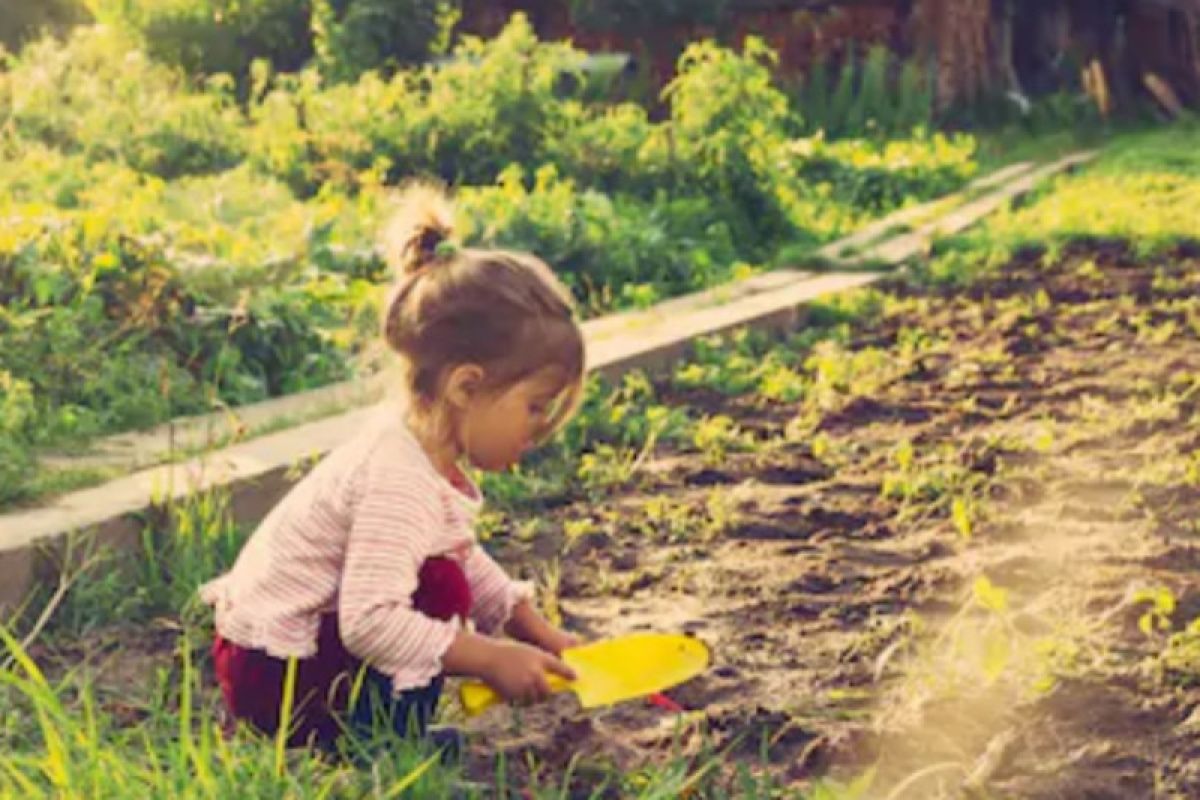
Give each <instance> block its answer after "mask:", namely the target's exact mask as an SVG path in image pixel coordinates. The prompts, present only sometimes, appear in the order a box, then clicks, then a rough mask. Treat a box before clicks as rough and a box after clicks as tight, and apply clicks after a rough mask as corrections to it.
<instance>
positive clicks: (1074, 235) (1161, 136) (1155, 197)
mask: <svg viewBox="0 0 1200 800" xmlns="http://www.w3.org/2000/svg"><path fill="white" fill-rule="evenodd" d="M1197 145H1200V126H1198V125H1197V124H1196V123H1195V122H1193V121H1185V122H1181V123H1178V124H1176V125H1173V126H1169V127H1163V128H1159V129H1156V130H1153V131H1138V132H1132V133H1124V134H1121V135H1119V136H1117V137H1115V138H1113V139H1112V140H1111V141H1109V142H1107V143H1106V144H1105V145H1104V147H1103V150H1102V152H1101V155H1100V156H1099V158H1098V159H1097V160H1096V161H1094V162H1092V163H1091V164H1089V165H1087V166H1085V167H1083V168H1081V169H1080V170H1079V171H1078V172H1075V173H1072V174H1067V175H1063V176H1059V177H1057V178H1055V179H1052V180H1050V181H1048V182H1047V183H1046V185H1044V186H1042V187H1040V188H1039V189H1038V190H1037V191H1035V192H1034V193H1033V194H1031V195H1030V196H1029V197H1027V198H1026V199H1025V200H1024V201H1023V202H1021V203H1019V204H1016V205H1014V206H1013V207H1010V208H1007V209H1004V210H1002V211H999V212H997V213H996V214H994V215H993V216H991V217H990V218H988V220H987V221H986V222H985V223H984V224H983V225H981V226H979V227H977V228H975V229H973V230H971V231H968V232H967V233H964V234H961V235H958V236H954V237H948V238H946V239H943V240H941V241H938V242H936V243H935V248H934V257H933V258H931V259H929V261H928V262H925V263H921V264H917V265H915V266H914V269H913V274H914V275H915V276H916V277H917V278H918V279H919V280H926V281H931V282H934V283H947V284H959V285H963V284H966V283H969V282H970V280H971V279H972V278H973V277H974V276H975V275H977V274H979V273H981V272H986V271H989V270H994V269H998V268H1000V267H1002V266H1003V265H1004V264H1005V263H1007V262H1008V261H1009V260H1010V259H1011V258H1012V257H1013V256H1014V254H1016V253H1017V252H1019V251H1022V250H1032V251H1034V252H1036V253H1042V254H1044V257H1045V258H1046V259H1047V261H1054V260H1055V259H1056V258H1057V255H1058V254H1059V253H1060V252H1061V251H1062V249H1063V248H1064V247H1066V246H1068V245H1070V244H1071V243H1073V242H1080V241H1096V240H1105V241H1114V242H1120V243H1122V244H1124V245H1127V246H1128V247H1129V249H1130V250H1132V251H1133V253H1134V254H1135V255H1137V256H1140V257H1152V256H1154V255H1156V254H1161V253H1164V252H1167V251H1169V250H1171V249H1172V248H1175V247H1178V246H1180V245H1181V244H1193V243H1195V242H1197V241H1200V224H1198V222H1197V220H1200V147H1197Z"/></svg>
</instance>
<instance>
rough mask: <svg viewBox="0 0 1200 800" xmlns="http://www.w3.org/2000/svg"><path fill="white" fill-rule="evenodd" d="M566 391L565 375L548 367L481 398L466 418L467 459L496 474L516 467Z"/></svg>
mask: <svg viewBox="0 0 1200 800" xmlns="http://www.w3.org/2000/svg"><path fill="white" fill-rule="evenodd" d="M562 388H563V377H562V372H561V371H560V370H558V369H556V368H554V367H547V368H545V369H542V370H540V371H539V372H536V373H534V374H533V375H531V376H530V377H528V378H526V379H525V380H523V381H520V382H519V383H517V384H515V385H513V386H511V387H509V388H508V389H505V390H502V391H500V392H498V393H485V394H482V395H480V396H479V397H478V398H477V399H476V400H474V401H473V402H472V403H471V404H470V405H469V406H468V408H467V410H466V413H465V414H464V415H463V417H462V423H461V428H460V438H459V441H460V443H461V445H462V447H463V450H464V452H463V455H465V456H466V457H467V459H468V460H469V461H470V462H471V463H472V464H473V465H474V466H476V467H478V468H480V469H484V470H488V471H493V472H495V471H500V470H504V469H507V468H509V467H511V466H512V465H513V464H516V463H517V462H518V461H519V460H520V459H521V456H523V455H524V454H525V453H526V452H527V451H528V450H529V449H530V448H531V447H532V446H533V445H534V443H535V442H534V438H535V437H536V436H537V435H538V433H539V432H540V431H541V430H542V426H543V425H544V423H545V419H546V414H547V411H548V409H549V406H550V404H551V403H552V402H553V400H554V398H555V397H556V396H557V395H558V393H559V392H560V391H562Z"/></svg>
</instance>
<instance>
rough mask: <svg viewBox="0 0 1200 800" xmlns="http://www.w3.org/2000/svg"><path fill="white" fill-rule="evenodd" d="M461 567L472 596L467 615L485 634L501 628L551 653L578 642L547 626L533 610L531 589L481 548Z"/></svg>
mask: <svg viewBox="0 0 1200 800" xmlns="http://www.w3.org/2000/svg"><path fill="white" fill-rule="evenodd" d="M465 568H466V573H467V580H468V581H469V582H470V584H471V592H472V594H473V595H474V596H475V597H474V606H475V607H474V609H473V610H472V613H471V616H472V617H473V618H474V620H475V624H476V625H477V626H478V627H479V628H480V629H481V630H483V631H484V632H485V633H499V632H500V631H504V632H505V633H507V634H508V635H510V636H512V637H513V638H515V639H520V640H521V641H523V642H528V643H529V644H531V645H533V646H534V647H539V648H541V649H542V650H545V651H546V652H548V653H554V654H555V655H558V654H560V653H561V652H562V651H563V649H565V648H567V647H572V646H574V645H576V644H578V641H577V640H576V639H575V637H574V636H571V635H570V634H568V633H565V632H564V631H562V630H559V629H558V628H556V627H555V626H553V625H551V624H550V623H549V622H548V621H546V619H545V618H544V617H542V615H541V614H539V613H538V612H537V610H536V609H535V608H534V605H533V602H532V591H531V590H530V589H528V588H526V587H523V585H522V584H518V583H515V582H514V581H513V580H512V579H511V578H509V577H508V575H507V574H506V573H505V572H504V570H503V569H502V568H501V567H500V565H499V564H497V563H496V562H495V561H494V560H493V559H492V557H491V556H489V555H488V554H487V553H486V552H484V550H483V548H482V547H478V546H477V547H475V548H474V549H473V550H472V552H471V555H470V556H468V558H467V562H466V565H465Z"/></svg>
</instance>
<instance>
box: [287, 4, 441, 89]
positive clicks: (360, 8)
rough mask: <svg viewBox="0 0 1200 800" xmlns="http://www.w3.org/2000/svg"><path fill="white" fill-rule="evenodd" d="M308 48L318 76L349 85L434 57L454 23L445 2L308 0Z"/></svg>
mask: <svg viewBox="0 0 1200 800" xmlns="http://www.w3.org/2000/svg"><path fill="white" fill-rule="evenodd" d="M311 2H312V30H313V37H314V41H313V47H314V50H315V51H316V55H317V63H318V65H319V67H320V69H321V73H322V74H323V75H326V76H328V77H329V78H331V79H333V80H354V79H355V78H358V77H359V76H360V75H362V74H363V73H364V72H367V71H368V70H376V69H385V68H386V69H395V68H397V67H399V66H401V65H403V64H414V63H418V62H420V61H423V60H424V59H426V58H428V57H429V56H431V55H433V54H434V53H435V48H436V47H437V46H438V44H439V43H440V42H442V41H443V40H444V38H445V35H444V31H446V29H447V28H448V27H450V26H453V24H454V23H455V22H456V21H457V6H458V4H457V3H451V2H447V1H446V0H400V1H399V2H398V0H311Z"/></svg>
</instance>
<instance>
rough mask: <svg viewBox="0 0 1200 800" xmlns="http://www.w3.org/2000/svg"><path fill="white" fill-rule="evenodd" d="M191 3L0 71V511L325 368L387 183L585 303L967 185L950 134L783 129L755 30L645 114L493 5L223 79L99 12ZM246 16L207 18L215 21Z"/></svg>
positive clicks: (193, 12)
mask: <svg viewBox="0 0 1200 800" xmlns="http://www.w3.org/2000/svg"><path fill="white" fill-rule="evenodd" d="M212 7H213V6H211V4H206V3H202V2H200V1H199V0H195V2H190V1H187V0H173V1H172V2H170V3H167V4H160V5H154V4H149V3H142V2H130V3H124V4H122V3H116V2H113V3H97V4H96V13H97V14H99V15H100V16H101V17H102V18H103V19H105V20H106V21H109V22H111V23H113V24H109V25H107V26H94V27H90V28H80V29H78V30H76V31H75V33H74V34H73V35H72V36H71V37H70V38H69V39H68V40H67V41H64V42H57V41H54V40H43V41H40V42H36V43H34V44H32V45H30V46H28V47H26V48H25V49H24V50H23V51H22V52H21V53H20V54H19V55H17V56H15V57H13V58H12V59H11V61H10V63H9V65H8V69H7V70H5V71H3V72H0V152H2V153H3V158H2V159H0V215H2V216H3V217H4V219H5V220H6V225H5V227H4V229H3V231H2V232H0V293H2V294H3V295H4V297H3V299H4V301H5V304H4V310H3V312H2V313H0V371H3V373H4V374H6V375H7V378H6V379H5V380H6V384H5V386H6V388H5V389H4V400H3V402H4V403H5V404H6V407H7V408H9V409H20V413H17V412H16V411H11V413H7V414H6V417H5V419H6V421H5V422H4V427H3V429H2V430H0V447H2V448H3V449H4V451H5V452H6V453H13V454H16V455H13V457H11V458H9V459H7V460H6V462H5V463H6V466H5V469H6V473H5V474H6V476H8V475H10V474H11V475H12V476H13V479H12V480H10V481H7V482H6V484H5V489H4V501H5V502H11V501H12V500H16V499H19V498H21V497H28V496H29V495H30V493H32V492H34V491H36V490H37V487H39V486H41V487H44V486H48V485H50V484H48V483H47V482H46V481H44V480H42V479H41V478H39V477H38V476H37V475H36V473H35V472H34V471H32V470H30V469H29V468H28V467H29V464H30V463H31V460H32V459H33V456H34V451H42V450H45V449H52V448H59V447H63V446H65V445H67V444H72V445H73V444H77V443H79V442H81V441H83V440H86V439H88V438H90V437H94V436H97V435H101V434H104V433H108V432H113V431H120V430H127V429H130V428H139V427H143V426H147V425H151V424H154V423H157V422H161V421H163V420H165V419H167V418H170V417H172V416H175V415H179V414H190V413H197V412H202V411H208V410H211V409H212V408H214V407H221V406H222V405H234V404H239V403H245V402H250V401H253V400H258V399H261V398H265V397H270V396H275V395H278V394H282V393H287V392H291V391H295V390H297V389H301V388H306V387H312V386H316V385H320V384H322V383H326V382H328V381H331V380H336V379H339V378H342V377H346V376H348V375H349V374H350V373H351V370H352V365H353V364H354V358H355V357H356V356H357V354H359V353H360V352H362V351H363V349H364V348H365V347H366V346H367V342H368V340H369V339H372V338H373V337H374V336H375V326H374V322H375V314H374V308H373V305H374V303H375V302H376V301H377V300H378V298H379V296H380V294H381V290H382V288H383V287H382V284H384V283H386V282H387V281H388V279H389V278H390V275H389V274H388V271H387V270H386V268H385V267H384V264H383V260H382V258H381V257H380V253H379V252H378V250H377V247H376V244H375V235H376V232H377V230H378V229H379V227H380V225H381V223H382V222H383V221H384V220H385V219H386V216H387V214H388V212H389V209H390V207H391V205H390V188H389V187H391V186H392V185H394V184H395V183H398V182H400V181H402V180H404V179H406V178H409V177H411V176H414V175H432V176H437V177H440V178H442V179H444V180H446V181H447V182H450V183H451V184H454V185H456V186H457V189H458V195H459V198H460V208H461V211H462V215H461V220H460V222H461V228H462V230H463V232H464V233H465V234H466V236H467V239H468V241H470V242H472V243H481V244H495V245H501V246H506V247H515V248H520V249H528V250H531V251H533V252H535V253H538V254H539V255H541V256H542V257H543V258H545V259H546V260H547V261H548V262H549V263H551V264H552V265H553V266H554V267H555V269H556V270H557V271H558V272H559V273H560V274H561V275H563V277H564V279H565V280H566V281H567V282H568V283H569V284H570V285H571V286H572V288H573V290H574V292H575V294H576V296H577V297H578V298H579V300H580V301H581V305H582V308H583V309H584V312H585V313H586V314H589V315H590V314H598V313H603V312H606V311H608V310H611V309H614V308H621V307H630V306H634V307H640V306H645V305H647V304H649V303H652V302H654V301H656V300H657V299H660V298H665V297H670V296H673V295H677V294H679V293H682V292H687V291H692V290H696V289H701V288H706V287H708V286H711V285H713V284H716V283H721V282H723V281H726V280H728V279H730V278H731V277H734V276H736V275H737V274H739V272H738V270H739V269H741V268H740V267H739V266H738V265H739V264H740V263H741V262H744V261H750V262H754V263H762V262H769V261H770V259H771V258H772V257H773V255H774V254H775V252H776V251H777V250H778V249H779V248H780V247H781V246H782V245H784V244H788V245H789V246H790V247H797V248H803V247H810V246H813V245H816V244H819V243H821V242H825V241H827V240H829V239H830V238H832V237H834V236H836V235H837V234H838V233H840V232H843V231H845V230H847V229H849V228H851V227H853V226H855V225H858V224H860V223H861V222H863V221H865V220H867V219H870V218H872V217H873V216H875V215H877V214H878V213H879V212H881V211H884V210H889V209H890V208H891V207H894V206H896V205H900V204H903V203H907V202H910V201H911V200H912V199H914V198H919V197H924V196H927V195H928V194H929V193H931V192H938V191H942V190H945V189H947V188H949V187H951V186H952V185H954V184H955V182H956V181H961V180H963V179H965V177H966V176H967V175H969V173H970V169H969V162H970V159H971V148H970V146H969V143H967V142H965V141H962V142H959V141H946V140H941V139H938V138H936V137H935V138H927V137H918V138H915V139H913V140H911V141H908V142H905V143H887V142H881V141H858V142H837V143H834V144H828V143H825V142H824V141H822V140H820V139H819V138H818V139H810V140H800V141H797V140H795V139H794V138H793V137H794V134H795V132H796V131H797V130H798V129H799V127H800V125H799V120H798V119H797V118H796V117H795V114H794V113H793V112H792V111H791V109H789V107H788V104H787V102H786V97H785V96H784V95H783V93H782V92H781V91H780V90H779V88H778V87H777V86H775V85H774V82H773V76H772V69H771V67H772V65H773V63H774V54H773V53H771V51H770V50H769V49H767V48H766V47H765V46H764V45H763V44H762V43H761V42H759V41H757V40H753V39H751V40H749V41H748V42H747V43H746V45H745V47H744V48H743V49H742V50H741V51H740V52H736V51H732V50H727V49H723V48H721V47H718V46H717V45H715V44H713V43H712V42H703V43H697V44H694V45H693V46H692V47H690V48H689V49H688V51H687V52H686V53H685V54H684V56H683V58H682V59H681V63H680V71H679V76H678V78H677V79H676V80H675V82H673V83H672V85H671V86H670V87H669V88H668V90H667V91H666V94H665V99H666V101H667V103H668V104H669V109H670V114H669V116H668V118H666V119H663V120H661V121H654V120H651V119H650V118H649V116H648V115H647V112H646V111H645V110H644V109H643V108H641V107H640V106H637V105H634V104H632V103H627V102H626V103H611V102H593V101H590V100H589V99H588V97H589V95H588V92H587V90H586V89H585V88H583V87H581V86H580V84H579V83H578V82H575V83H573V84H572V83H571V82H570V81H564V77H570V76H572V75H575V74H576V73H577V72H578V71H579V70H580V65H581V64H582V63H583V61H582V59H583V57H584V54H583V53H581V52H580V51H578V50H575V49H573V48H572V47H570V46H569V45H566V44H547V43H543V42H539V41H538V40H537V38H536V36H535V35H534V33H533V30H532V28H531V26H530V24H529V22H528V21H527V20H526V19H525V18H524V17H521V16H519V15H518V16H516V17H514V19H513V20H512V22H511V24H510V25H509V26H508V27H507V28H506V29H505V30H504V31H503V32H502V34H501V35H500V36H498V37H497V38H495V39H494V40H491V41H483V40H477V39H470V38H467V39H464V40H463V41H462V42H460V43H459V45H458V46H457V47H456V48H455V49H454V52H453V53H452V55H451V57H450V58H448V59H445V60H442V61H439V62H437V63H428V64H425V65H423V66H421V67H414V68H408V69H399V70H398V71H396V72H395V73H394V74H391V75H390V76H385V75H382V74H380V73H378V72H374V71H369V72H366V73H364V74H363V75H362V76H361V77H360V78H358V79H357V80H350V79H349V78H350V72H347V73H346V74H345V75H335V74H331V73H330V70H331V69H332V68H331V67H330V66H329V63H328V62H323V63H322V64H321V65H320V68H318V67H309V68H306V69H304V70H302V71H299V72H292V73H286V72H278V71H277V70H276V69H275V68H274V67H273V65H272V63H271V62H270V60H269V58H264V59H260V60H257V61H254V62H253V63H252V64H251V65H250V66H249V67H248V68H247V74H246V76H243V80H242V82H241V85H240V86H235V83H234V81H232V80H230V79H229V78H228V77H224V76H217V77H210V78H197V77H196V76H192V77H189V76H188V75H186V74H185V73H184V72H183V71H182V70H180V69H178V68H174V67H169V66H164V65H163V64H161V63H158V62H156V61H154V60H151V59H150V58H148V57H147V56H146V55H145V53H144V51H143V50H142V49H140V48H139V44H138V40H137V37H134V36H131V35H130V34H129V33H128V32H127V30H126V29H125V28H123V27H122V25H124V24H125V23H123V22H121V20H126V21H128V20H134V21H137V20H142V22H145V23H146V24H150V23H151V22H154V20H160V21H161V20H166V19H188V20H201V19H202V18H205V17H204V14H203V13H201V11H198V10H197V9H204V8H209V9H210V10H212ZM430 7H432V6H430ZM272 8H275V6H273V5H271V4H270V3H265V2H263V3H243V4H240V5H238V6H237V8H236V9H234V7H233V5H232V4H231V5H229V6H228V7H226V6H221V7H220V8H219V9H218V10H220V11H221V14H222V20H221V21H220V24H221V25H223V26H229V25H235V24H238V25H240V24H242V23H243V22H245V21H246V20H251V19H266V18H267V16H269V13H268V12H269V11H270V9H272ZM325 8H326V11H328V12H329V13H332V14H334V15H335V16H336V17H337V19H339V20H343V21H345V20H349V19H350V16H347V15H349V14H350V13H351V11H352V9H350V7H349V5H343V4H337V3H332V2H331V3H329V4H328V5H327V6H326V7H325ZM362 8H363V9H366V8H367V6H366V5H364V6H363V7H362ZM440 8H442V10H443V11H445V10H446V9H448V8H449V6H440ZM226 11H228V12H229V14H230V15H231V16H229V17H226V16H225V12H226ZM306 13H307V12H306ZM364 13H365V12H364ZM139 15H140V16H139ZM255 15H259V16H257V17H256V16H255ZM338 15H341V16H338ZM205 19H208V21H207V22H205V24H216V23H217V20H216V19H215V17H214V18H211V19H209V18H205ZM442 22H443V23H445V22H447V20H446V19H443V20H442ZM116 23H120V24H116ZM131 24H132V23H131ZM154 24H158V23H157V22H155V23H154ZM189 24H190V23H189ZM197 24H199V23H197ZM247 24H249V23H247ZM356 24H357V23H356ZM348 30H349V28H347V29H346V31H348ZM328 32H329V31H328V30H327V31H326V33H328ZM444 33H445V31H444V30H443V31H442V34H444ZM442 34H440V35H442ZM347 35H348V34H347ZM442 38H443V40H444V36H442ZM164 46H166V45H165V44H164ZM326 56H328V57H330V58H334V57H335V55H334V54H333V53H332V51H328V52H326ZM338 57H340V56H338ZM322 69H324V70H325V74H323V73H322V71H321V70H322ZM355 69H357V67H355ZM351 71H352V70H351ZM334 72H336V70H334ZM342 77H344V78H346V80H334V78H342ZM755 367H756V371H755V373H754V378H753V381H754V383H755V384H756V385H758V386H759V388H760V393H761V395H762V396H763V397H764V398H771V399H774V400H778V401H783V402H788V401H790V400H792V399H796V398H799V397H801V396H802V394H803V392H804V380H803V379H802V376H801V375H800V373H799V371H798V369H797V365H795V364H785V363H776V362H774V361H771V360H768V361H766V362H764V363H763V364H756V365H755ZM758 367H761V369H758ZM704 368H705V369H716V367H714V366H713V365H706V366H705V367H704ZM735 371H736V370H735ZM30 398H32V399H30ZM609 443H611V442H609ZM613 446H614V447H617V448H618V449H619V448H621V447H629V446H630V445H628V444H620V445H618V444H614V445H613ZM575 472H576V469H575V467H574V466H572V467H571V468H570V469H568V470H567V474H570V475H574V474H575Z"/></svg>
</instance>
